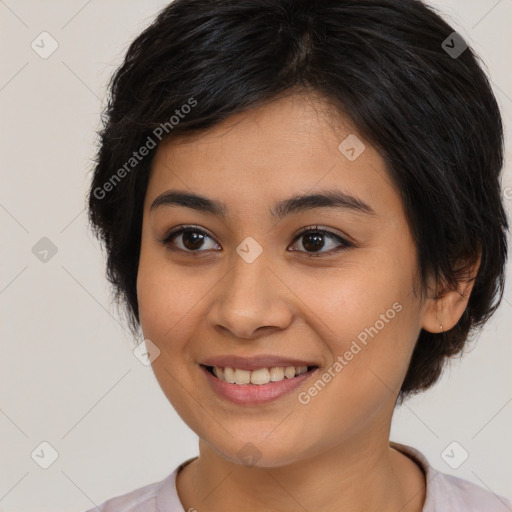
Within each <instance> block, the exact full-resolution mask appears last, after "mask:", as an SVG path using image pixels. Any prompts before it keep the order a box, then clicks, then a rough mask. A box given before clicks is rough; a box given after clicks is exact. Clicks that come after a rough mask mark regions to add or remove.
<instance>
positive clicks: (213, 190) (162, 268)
mask: <svg viewBox="0 0 512 512" xmlns="http://www.w3.org/2000/svg"><path fill="white" fill-rule="evenodd" d="M329 108H330V107H328V106H327V105H326V104H323V103H322V102H321V100H319V99H318V98H316V99H315V98H314V97H312V96H311V97H308V98H306V97H303V96H291V97H288V98H284V99H280V100H277V101H275V102H273V103H271V104H268V105H267V106H265V107H263V108H260V109H257V110H253V111H251V112H250V113H244V114H239V115H236V116H233V117H232V118H230V119H228V120H227V121H225V122H223V123H222V124H219V125H217V126H216V127H215V128H213V129H210V130H209V131H208V132H205V134H204V135H201V136H195V137H191V136H187V137H180V138H179V139H175V140H173V141H170V142H167V143H165V144H162V145H161V146H160V147H159V149H158V151H157V154H156V156H155V159H154V163H153V167H152V174H151V176H150V180H149V185H148V189H147V194H146V198H145V204H144V216H143V228H142V243H141V253H140V264H139V271H138V278H137V292H138V301H139V311H140V321H141V326H142V330H143V333H144V337H145V338H146V339H149V340H151V342H152V343H153V344H155V345H156V346H157V347H158V348H159V349H160V355H159V356H158V357H157V358H156V359H155V360H154V361H153V363H152V365H153V370H154V372H155V375H156V378H157V379H158V382H159V383H160V386H161V388H162V390H163V391H164V393H165V395H166V396H167V398H168V399H169V401H170V402H171V403H172V404H173V406H174V407H175V409H176V410H177V412H178V413H179V414H180V416H181V417H182V418H183V420H184V421H185V422H186V423H187V424H188V425H189V426H190V428H191V429H193V430H194V431H195V432H196V433H197V435H198V436H199V437H200V438H201V439H202V440H203V441H204V442H205V443H206V444H207V445H208V446H209V447H210V448H212V449H213V450H214V451H215V452H217V453H218V454H220V455H222V456H223V457H224V458H225V459H228V460H232V461H236V462H239V463H244V462H247V461H248V460H250V461H251V462H250V463H251V464H255V465H257V466H261V467H272V466H280V465H285V464H289V463H293V462H297V461H300V460H304V459H305V458H306V457H314V456H317V455H320V454H322V453H328V452H332V451H333V450H335V449H336V448H339V449H342V448H343V447H346V446H348V445H351V446H357V445H358V443H359V444H360V445H363V444H364V446H368V440H369V439H370V438H372V439H375V437H376V436H377V437H378V436H381V437H382V438H383V439H386V440H387V435H388V429H389V423H390V418H391V415H392V411H393V408H394V404H395V400H396V396H397V393H398V391H399V389H400V385H401V383H402V380H403V378H404V376H405V373H406V370H407V367H408V363H409V360H410V356H411V353H412V350H413V347H414V343H415V340H416V338H417V336H418V334H419V332H420V329H421V327H422V316H423V315H424V311H425V307H424V303H423V302H422V300H421V297H420V296H419V295H416V294H415V292H414V290H415V286H414V285H415V283H416V280H415V279H416V275H417V274H416V271H417V264H416V261H417V260H416V252H415V246H414V243H413V240H412V238H411V234H410V231H409V227H408V224H407V222H406V218H405V215H404V211H403V209H402V204H401V201H400V198H399V194H398V192H397V190H396V188H395V187H394V185H393V184H392V182H391V180H390V178H389V176H388V174H387V171H386V169H385V165H384V161H383V159H382V158H381V157H380V155H379V154H378V153H377V152H376V150H375V149H373V147H372V146H370V144H369V143H367V142H366V141H364V140H362V137H361V136H360V135H358V134H357V133H356V132H355V131H354V129H353V128H351V126H350V124H349V123H344V124H343V126H341V125H340V127H336V128H335V127H334V126H333V124H332V123H329V122H328V121H327V120H326V119H327V117H326V116H325V115H323V114H322V113H323V112H325V111H327V110H328V109H329ZM331 111H332V108H331ZM347 137H348V139H347ZM355 137H357V138H358V139H359V141H358V139H356V138H355ZM344 141H345V142H344ZM340 144H341V149H340ZM361 144H364V147H363V146H362V145H361ZM170 191H172V192H175V193H181V194H189V195H192V196H200V197H201V198H204V199H201V200H199V199H195V200H193V201H192V200H190V198H189V199H188V200H185V199H183V198H182V199H179V198H177V196H173V197H171V196H170V195H167V196H162V194H168V193H169V192H170ZM327 194H329V195H330V197H331V199H329V200H328V199H325V198H324V199H322V198H321V195H327ZM336 195H337V198H338V201H333V200H332V198H333V197H335V196H336ZM300 196H308V197H309V196H314V197H312V198H310V199H307V198H304V199H302V200H300V199H294V200H293V201H290V199H291V198H298V197H300ZM157 198H160V199H159V200H158V201H157V202H156V203H154V202H155V200H156V199H157ZM210 202H211V203H214V204H215V205H217V204H219V205H220V206H221V207H222V208H218V207H215V206H212V204H211V203H210ZM152 205H153V207H152ZM187 205H188V206H187ZM180 226H189V228H188V229H189V230H188V231H186V232H184V233H181V234H177V235H175V236H173V237H167V235H168V234H169V233H170V232H171V230H175V229H176V228H178V227H180ZM190 226H192V227H190ZM303 228H310V229H311V230H312V231H311V233H309V234H308V233H302V234H301V233H300V230H302V229H303ZM319 229H321V230H324V231H325V232H326V233H324V232H322V231H320V232H319ZM166 237H167V245H165V243H164V242H162V240H164V239H165V238H166ZM208 363H211V364H208ZM215 363H216V364H217V365H218V366H219V367H223V370H222V376H223V378H225V380H220V379H219V378H218V377H216V376H214V375H212V374H211V373H210V372H209V371H208V369H207V368H206V366H213V365H214V364H215ZM291 366H297V367H300V366H306V367H308V368H307V370H308V371H307V372H306V373H301V371H302V370H300V369H299V371H297V372H296V373H300V375H297V376H295V377H293V375H294V372H293V371H292V370H290V368H288V370H286V368H287V367H291ZM226 367H232V370H233V371H230V370H225V368H226ZM265 368H267V369H268V371H267V370H266V369H265ZM276 368H277V369H276ZM256 369H259V370H258V371H254V372H252V371H251V372H249V370H256ZM235 370H237V371H235ZM283 372H285V375H287V376H284V377H283ZM219 373H220V372H219ZM233 378H234V379H236V382H235V383H232V382H230V381H232V380H233ZM269 378H270V379H273V380H271V381H270V382H269V383H267V384H261V385H260V384H256V383H255V384H242V382H246V381H247V380H249V379H252V380H253V381H254V382H267V381H268V380H269ZM237 382H239V383H237ZM315 383H316V384H315ZM249 443H250V444H249Z"/></svg>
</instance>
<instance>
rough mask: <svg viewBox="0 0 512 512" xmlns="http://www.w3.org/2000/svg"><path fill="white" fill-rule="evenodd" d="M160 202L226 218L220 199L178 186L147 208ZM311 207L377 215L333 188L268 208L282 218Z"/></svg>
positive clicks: (365, 205) (359, 200)
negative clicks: (177, 188)
mask: <svg viewBox="0 0 512 512" xmlns="http://www.w3.org/2000/svg"><path fill="white" fill-rule="evenodd" d="M162 206H184V207H186V208H192V209H193V210H197V211H200V212H203V213H209V214H212V215H216V216H218V217H222V218H226V216H227V212H228V208H227V206H226V205H225V203H223V202H221V201H216V200H214V199H209V198H207V197H204V196H200V195H197V194H192V193H189V192H181V191H178V190H167V191H166V192H164V193H162V194H160V195H159V196H158V197H157V198H156V199H155V200H154V201H153V203H152V204H151V207H150V211H153V210H155V209H156V208H159V207H162ZM314 208H341V209H345V210H351V211H354V212H357V213H364V214H367V215H376V213H375V211H374V210H373V208H371V206H369V205H368V204H366V203H365V202H364V201H362V200H361V199H359V198H357V197H354V196H352V195H350V194H347V193H345V192H342V191H340V190H335V189H328V190H321V191H319V192H316V193H315V194H310V195H296V196H292V197H289V198H288V199H284V200H281V201H278V202H277V203H275V204H274V205H273V206H272V207H271V208H270V214H271V216H272V217H275V218H278V219H282V218H284V217H285V216H287V215H290V214H293V213H299V212H302V211H306V210H312V209H314Z"/></svg>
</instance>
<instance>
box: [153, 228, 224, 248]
mask: <svg viewBox="0 0 512 512" xmlns="http://www.w3.org/2000/svg"><path fill="white" fill-rule="evenodd" d="M208 240H212V241H213V239H212V238H211V237H210V235H208V234H207V233H205V232H204V231H202V230H201V229H198V228H194V227H190V226H189V227H181V228H179V229H175V230H173V231H171V232H170V233H168V234H167V235H166V237H165V238H164V239H163V240H162V241H161V242H162V244H164V245H165V246H166V247H167V248H169V249H171V250H178V251H185V252H204V251H205V250H210V249H212V248H214V249H220V246H219V245H218V244H217V243H215V242H213V244H212V243H211V242H210V247H208V243H207V241H208ZM212 245H213V247H211V246H212Z"/></svg>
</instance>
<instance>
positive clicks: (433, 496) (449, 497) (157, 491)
mask: <svg viewBox="0 0 512 512" xmlns="http://www.w3.org/2000/svg"><path fill="white" fill-rule="evenodd" d="M390 444H391V446H392V447H393V448H395V449H397V450H399V451H400V452H402V453H404V454H405V455H407V456H408V457H410V458H412V459H413V460H414V461H415V462H416V463H417V464H419V465H420V466H421V467H422V469H423V471H424V473H425V477H426V483H427V485H426V497H425V503H424V505H423V512H512V501H510V500H508V499H506V498H504V497H502V496H498V495H496V494H494V493H492V492H490V491H487V490H485V489H483V488H481V487H479V486H477V485H475V484H473V483H471V482H468V481H467V480H463V479H461V478H458V477H455V476H451V475H446V474H444V473H440V472H439V471H436V470H435V469H434V468H432V467H431V466H430V464H429V463H428V461H427V459H426V458H425V457H424V456H423V455H422V454H421V453H420V452H419V451H418V450H416V449H414V448H411V447H409V446H405V445H402V444H398V443H390ZM192 460H193V459H189V460H187V461H185V462H183V463H182V464H180V465H179V466H178V467H177V468H176V469H175V470H174V471H173V472H172V473H171V474H170V475H169V476H168V477H166V478H165V479H164V480H162V481H160V482H155V483H152V484H149V485H146V486H144V487H140V488H139V489H136V490H134V491H131V492H129V493H127V494H123V495H121V496H117V497H115V498H111V499H109V500H107V501H105V502H104V503H103V504H101V505H100V506H99V510H101V511H102V512H185V509H184V508H183V505H182V504H181V502H180V500H179V498H178V493H177V491H176V475H177V474H178V471H180V469H181V468H182V467H183V466H185V465H186V464H188V463H189V462H190V461H192ZM191 510H192V511H193V510H194V509H191ZM97 511H98V508H91V509H89V510H87V511H86V512H97Z"/></svg>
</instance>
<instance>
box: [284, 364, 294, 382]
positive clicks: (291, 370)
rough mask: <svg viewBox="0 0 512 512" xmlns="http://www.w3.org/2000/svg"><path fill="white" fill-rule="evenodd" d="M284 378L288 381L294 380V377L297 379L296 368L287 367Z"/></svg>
mask: <svg viewBox="0 0 512 512" xmlns="http://www.w3.org/2000/svg"><path fill="white" fill-rule="evenodd" d="M284 376H285V377H286V378H287V379H293V377H295V366H287V367H286V368H285V369H284Z"/></svg>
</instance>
